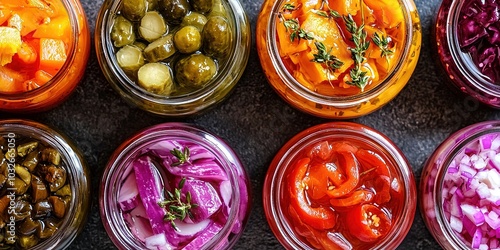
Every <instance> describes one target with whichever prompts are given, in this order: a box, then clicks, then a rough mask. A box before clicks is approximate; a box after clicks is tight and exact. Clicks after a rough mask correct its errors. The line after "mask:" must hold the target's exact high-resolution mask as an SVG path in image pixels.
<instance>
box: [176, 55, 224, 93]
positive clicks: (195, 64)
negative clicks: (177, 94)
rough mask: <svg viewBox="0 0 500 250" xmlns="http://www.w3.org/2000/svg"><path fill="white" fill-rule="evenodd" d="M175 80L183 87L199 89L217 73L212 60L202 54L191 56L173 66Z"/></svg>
mask: <svg viewBox="0 0 500 250" xmlns="http://www.w3.org/2000/svg"><path fill="white" fill-rule="evenodd" d="M175 71H176V76H175V77H176V80H177V82H178V83H179V84H180V85H181V86H184V87H189V88H201V87H203V86H204V85H205V84H206V83H207V82H209V81H210V80H211V79H212V78H213V77H214V76H215V74H216V73H217V65H216V64H215V62H214V60H212V59H211V58H210V57H208V56H205V55H203V54H193V55H190V56H188V57H186V58H183V59H181V60H179V61H178V62H177V64H176V66H175Z"/></svg>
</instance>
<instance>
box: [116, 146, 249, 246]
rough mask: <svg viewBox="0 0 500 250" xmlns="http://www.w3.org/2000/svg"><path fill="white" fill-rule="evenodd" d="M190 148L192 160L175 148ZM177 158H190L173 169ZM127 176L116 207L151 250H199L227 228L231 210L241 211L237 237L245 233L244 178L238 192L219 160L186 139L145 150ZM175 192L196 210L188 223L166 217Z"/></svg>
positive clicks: (225, 240)
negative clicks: (236, 195) (234, 194)
mask: <svg viewBox="0 0 500 250" xmlns="http://www.w3.org/2000/svg"><path fill="white" fill-rule="evenodd" d="M186 148H188V150H189V155H186V156H188V157H184V155H177V156H176V155H175V152H173V150H174V149H177V150H178V152H182V153H184V152H185V151H184V150H185V149H186ZM179 158H186V159H183V163H182V164H175V163H176V162H179V160H180V159H179ZM126 174H127V176H124V177H123V180H124V181H123V182H122V186H121V188H120V192H119V194H120V200H119V204H117V205H118V206H119V207H120V208H121V210H122V212H123V218H124V220H125V222H126V224H127V226H128V227H129V229H130V231H131V232H132V234H133V235H134V236H135V237H136V238H137V239H138V240H140V241H141V242H143V243H144V244H145V245H146V246H147V247H150V248H154V249H156V247H159V248H158V249H160V246H161V245H164V244H166V245H168V246H169V249H170V247H171V248H172V249H200V248H202V246H203V245H204V244H206V243H207V242H209V241H210V240H211V239H212V238H213V237H214V236H215V235H217V234H218V233H219V231H220V230H221V229H222V228H223V226H224V225H225V224H227V223H228V216H229V211H230V209H231V206H237V207H238V208H239V213H238V216H237V219H236V221H235V222H234V223H233V226H232V230H231V231H232V233H234V234H237V233H239V232H240V231H241V230H242V226H243V220H244V218H245V214H246V211H247V209H248V197H247V196H248V193H247V183H246V179H245V176H244V175H242V173H238V174H240V175H242V176H238V178H237V179H238V187H231V184H230V181H229V179H228V176H227V174H226V172H225V171H224V168H223V167H222V166H221V165H220V163H219V162H218V161H217V157H216V156H215V155H214V154H213V153H212V152H210V151H209V150H207V149H205V148H204V147H202V146H200V145H197V144H194V143H192V142H188V141H182V140H163V141H160V142H158V143H156V144H154V145H152V146H150V147H149V148H148V149H146V150H143V151H142V152H141V155H140V156H139V157H137V158H136V159H135V161H134V162H133V163H132V165H131V167H130V168H128V169H127V172H126ZM181 180H182V181H183V185H182V188H181V187H180V186H179V183H180V182H181ZM176 187H177V188H178V190H177V191H178V192H179V195H180V196H179V197H180V200H181V201H182V202H184V203H187V201H188V199H189V200H190V203H191V204H195V205H194V206H193V207H192V208H191V209H189V213H190V215H187V216H186V217H185V218H184V219H180V217H177V218H175V220H173V221H170V220H166V219H165V218H166V216H167V215H168V213H169V211H170V212H172V210H169V209H171V208H170V207H169V205H168V204H167V205H165V206H163V207H162V206H161V205H160V204H161V202H165V201H166V200H167V199H168V197H169V196H168V192H170V193H171V194H173V195H174V196H175V195H176V190H175V189H176ZM234 189H239V191H240V194H241V197H240V203H239V204H234V202H232V201H231V197H232V192H233V190H234ZM167 191H168V192H167ZM188 194H189V195H188ZM188 196H189V197H188ZM169 204H170V203H169ZM227 237H229V235H227V236H225V238H222V239H221V244H222V245H225V244H227V242H228V238H227ZM165 242H166V243H165Z"/></svg>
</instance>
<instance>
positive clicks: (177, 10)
mask: <svg viewBox="0 0 500 250" xmlns="http://www.w3.org/2000/svg"><path fill="white" fill-rule="evenodd" d="M159 7H160V12H161V14H162V15H163V17H165V19H166V20H167V22H169V23H171V24H174V25H177V24H179V23H181V21H182V18H184V16H186V15H187V13H188V12H189V10H190V5H189V3H188V1H187V0H159Z"/></svg>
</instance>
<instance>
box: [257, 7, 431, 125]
mask: <svg viewBox="0 0 500 250" xmlns="http://www.w3.org/2000/svg"><path fill="white" fill-rule="evenodd" d="M287 1H288V0H266V1H264V4H263V5H262V9H261V12H260V15H259V18H258V21H257V28H256V37H257V51H258V53H259V57H260V62H261V64H262V68H263V70H264V72H265V74H266V76H267V79H268V81H269V83H270V84H271V86H272V87H273V88H274V89H275V90H276V92H277V93H278V94H279V95H280V96H281V97H282V98H283V99H284V100H285V101H287V102H288V103H289V104H290V105H292V106H294V107H295V108H297V109H299V110H301V111H303V112H306V113H309V114H312V115H315V116H319V117H324V118H331V119H349V118H354V117H359V116H363V115H366V114H369V113H371V112H373V111H375V110H377V109H379V108H381V107H382V106H384V105H385V104H387V103H388V102H389V101H390V100H392V99H393V98H394V97H395V96H396V95H397V94H398V93H399V92H400V91H401V89H403V87H404V86H405V85H406V83H407V82H408V80H409V79H410V76H411V75H412V73H413V71H414V69H415V67H416V65H417V61H418V57H419V55H420V47H421V33H422V31H421V27H420V19H419V16H418V13H417V10H416V7H415V4H414V2H413V1H412V0H399V1H397V2H398V3H399V6H401V9H402V13H403V19H404V23H405V27H404V32H405V33H406V35H405V36H404V37H403V39H402V40H403V41H402V43H403V45H402V46H401V50H402V51H401V53H400V54H399V55H400V56H399V58H397V59H395V62H396V63H395V64H394V66H393V67H392V70H390V71H389V72H388V73H387V75H386V77H385V78H383V79H379V80H378V83H377V84H376V85H375V84H374V85H373V86H369V85H367V87H366V89H365V90H361V91H358V93H351V94H342V95H339V94H335V93H334V94H328V95H327V92H325V93H324V94H322V93H320V92H319V89H316V90H314V91H313V90H311V88H309V87H308V86H313V85H315V86H318V85H317V83H314V82H311V81H310V80H303V79H302V80H301V81H299V80H298V79H297V77H295V76H294V74H295V72H294V74H291V73H290V71H289V69H287V65H286V64H285V63H284V61H283V60H282V59H281V57H280V51H279V49H278V47H279V46H278V45H277V38H278V34H277V32H276V31H277V27H278V24H279V25H281V23H280V22H281V21H280V18H282V15H281V14H280V13H281V12H282V8H283V6H285V5H286V4H285V3H287ZM319 2H321V1H319ZM284 4H285V5H284ZM288 4H290V5H292V6H293V1H290V3H288ZM308 4H310V5H311V6H314V5H315V3H314V2H311V3H308ZM334 5H337V3H334V4H330V6H332V7H331V8H332V9H333V10H335V7H333V6H334ZM321 6H322V5H321ZM399 6H398V8H399ZM294 7H295V6H294ZM321 8H324V7H321ZM324 9H325V8H324ZM292 11H293V9H292ZM326 11H330V10H329V9H327V10H326ZM323 12H324V13H326V12H325V11H323ZM361 13H363V11H361ZM337 14H338V13H337ZM287 32H288V29H287ZM341 32H342V31H341ZM311 33H313V32H311ZM313 35H314V34H313ZM368 39H369V38H368ZM299 40H300V39H299ZM369 41H370V42H372V40H371V39H370V40H369ZM308 43H311V41H308ZM372 43H373V42H372ZM311 44H312V43H311ZM290 46H295V45H290ZM308 46H309V47H311V45H310V44H309V45H308ZM311 48H312V47H311ZM346 51H349V50H346ZM342 52H345V51H343V50H342ZM347 53H351V52H347ZM395 55H396V54H395ZM335 56H337V55H335ZM348 57H349V56H347V57H346V58H347V59H346V60H351V59H350V58H348ZM291 60H292V61H293V60H297V59H291ZM299 60H300V59H299ZM308 67H313V66H311V65H309V66H308ZM330 74H331V73H329V74H327V75H330ZM335 74H336V73H335V71H334V73H333V75H335ZM377 74H378V73H377ZM341 76H342V75H341ZM345 77H347V74H346V76H345ZM345 77H344V78H342V79H343V80H342V81H340V83H339V84H343V85H346V84H347V83H346V80H345V79H346V78H345ZM301 78H303V77H301ZM328 79H329V80H328V81H330V76H329V77H328ZM339 79H341V78H339ZM330 85H332V84H331V82H330ZM325 86H326V85H325ZM327 87H328V86H327ZM316 88H319V87H316ZM335 88H336V89H342V88H343V87H340V85H339V86H333V85H332V89H331V90H330V91H334V89H335Z"/></svg>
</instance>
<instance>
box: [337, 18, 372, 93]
mask: <svg viewBox="0 0 500 250" xmlns="http://www.w3.org/2000/svg"><path fill="white" fill-rule="evenodd" d="M343 19H344V22H345V25H346V28H347V31H348V32H349V33H351V41H352V42H353V43H354V48H349V50H350V51H351V58H352V60H354V63H355V66H354V68H352V69H351V71H350V72H349V75H350V76H351V78H352V79H351V80H352V81H346V83H347V84H349V85H353V86H357V87H358V88H360V89H361V91H363V90H364V88H365V86H366V84H368V80H369V79H370V77H369V76H368V75H367V72H366V71H361V64H362V63H363V61H364V60H365V59H366V58H365V54H366V50H367V49H368V47H369V46H370V41H367V40H366V37H367V33H366V31H365V30H364V27H365V24H364V23H363V24H361V25H359V27H358V25H357V24H356V22H355V21H354V19H353V17H352V15H351V14H348V15H347V16H344V17H343Z"/></svg>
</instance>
